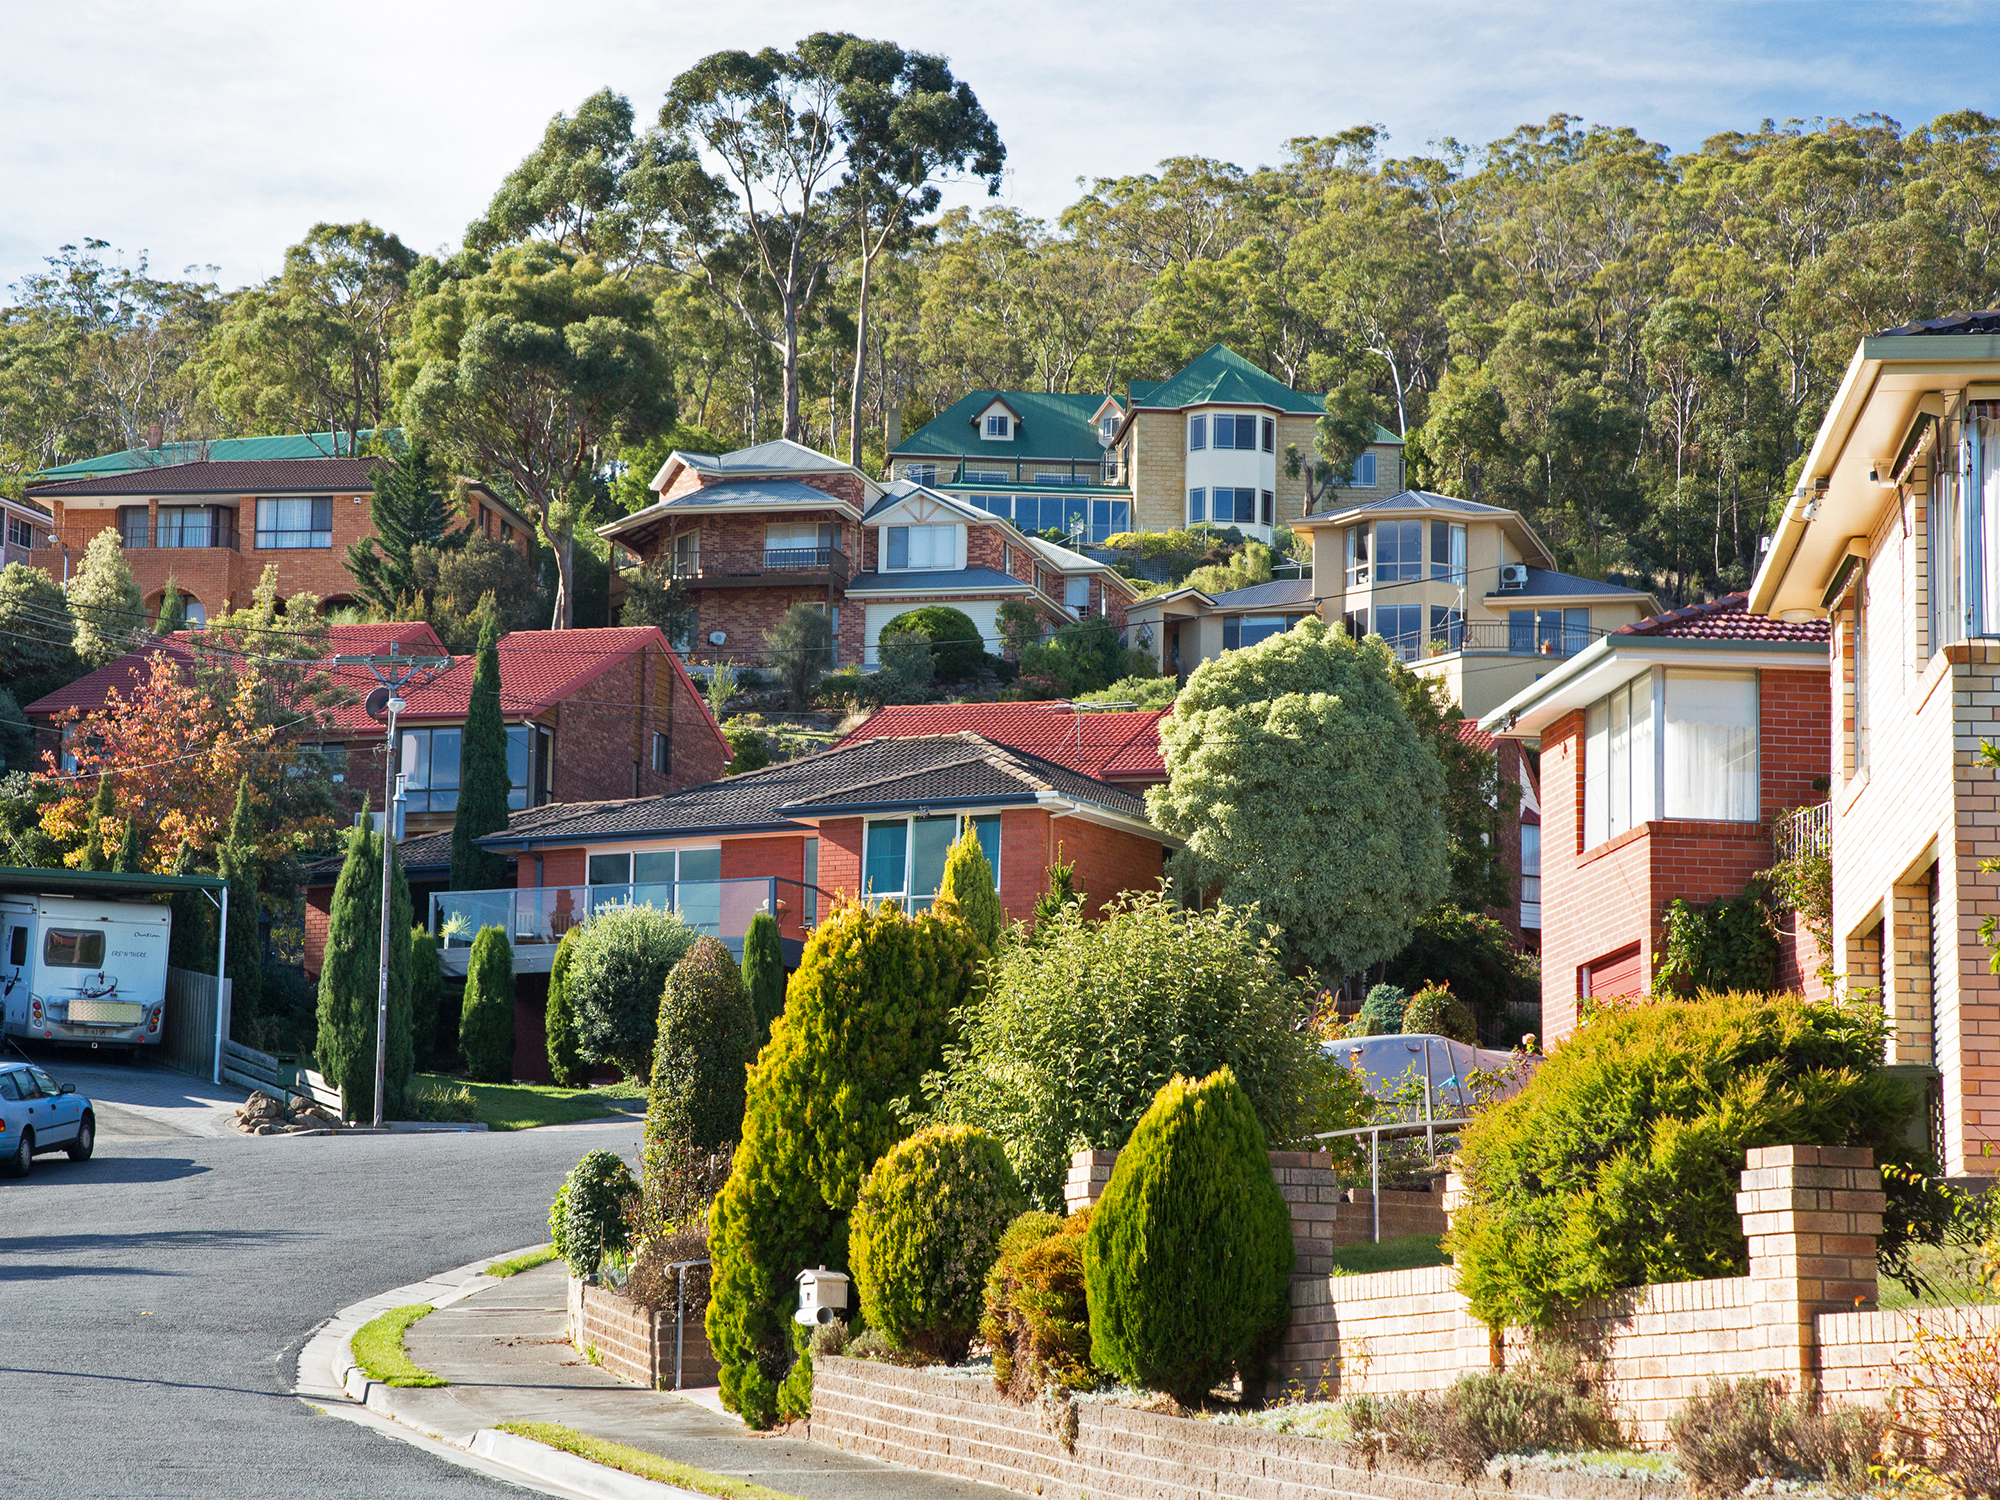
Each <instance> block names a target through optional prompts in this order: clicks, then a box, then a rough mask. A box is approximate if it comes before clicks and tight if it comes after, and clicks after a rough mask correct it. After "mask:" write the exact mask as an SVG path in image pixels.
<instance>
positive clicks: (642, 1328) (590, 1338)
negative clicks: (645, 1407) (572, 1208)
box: [569, 1276, 719, 1391]
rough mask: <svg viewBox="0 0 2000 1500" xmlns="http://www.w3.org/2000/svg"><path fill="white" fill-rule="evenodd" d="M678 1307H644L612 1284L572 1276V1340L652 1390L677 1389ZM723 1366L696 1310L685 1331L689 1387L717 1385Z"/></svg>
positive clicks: (684, 1372)
mask: <svg viewBox="0 0 2000 1500" xmlns="http://www.w3.org/2000/svg"><path fill="white" fill-rule="evenodd" d="M674 1332H675V1330H674V1312H673V1309H671V1308H668V1309H666V1310H664V1311H657V1312H656V1311H654V1310H653V1309H652V1308H649V1307H641V1306H640V1305H639V1304H638V1303H636V1302H634V1301H632V1300H631V1299H630V1298H629V1297H623V1296H620V1295H619V1294H618V1293H617V1292H614V1291H612V1290H611V1289H610V1288H608V1287H602V1286H598V1285H596V1284H595V1283H586V1282H583V1281H580V1280H578V1279H577V1278H576V1277H574V1276H572V1277H570V1278H569V1341H570V1342H571V1343H572V1344H574V1345H576V1347H577V1348H578V1349H579V1350H582V1351H588V1350H593V1349H594V1350H595V1351H596V1352H597V1360H598V1363H600V1364H601V1365H603V1366H604V1368H605V1369H607V1370H609V1371H610V1372H611V1373H612V1374H613V1375H616V1376H617V1377H618V1378H619V1379H620V1380H625V1381H629V1382H631V1383H632V1384H633V1385H643V1386H646V1387H647V1388H648V1389H652V1390H664V1391H670V1390H672V1389H674ZM718 1374H719V1367H718V1365H717V1364H716V1361H715V1356H714V1354H712V1353H711V1352H710V1350H709V1347H708V1330H707V1328H706V1327H704V1326H703V1323H702V1318H701V1316H700V1314H698V1313H691V1314H689V1316H688V1320H687V1326H686V1328H685V1329H683V1330H682V1331H681V1347H680V1376H681V1381H680V1383H681V1385H682V1387H683V1388H686V1389H690V1390H692V1389H694V1388H696V1387H700V1386H709V1385H714V1384H715V1383H716V1380H717V1378H718Z"/></svg>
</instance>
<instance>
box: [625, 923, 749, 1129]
mask: <svg viewBox="0 0 2000 1500" xmlns="http://www.w3.org/2000/svg"><path fill="white" fill-rule="evenodd" d="M657 1035H658V1037H659V1040H658V1041H657V1042H656V1043H655V1045H654V1050H653V1077H652V1086H651V1087H650V1088H649V1089H648V1090H647V1100H646V1144H647V1145H648V1146H652V1145H656V1144H660V1143H664V1142H666V1141H670V1140H671V1141H683V1142H686V1143H687V1144H689V1145H692V1146H695V1147H698V1148H699V1149H701V1150H702V1151H716V1150H719V1149H721V1147H722V1146H723V1145H725V1144H727V1143H728V1142H731V1141H734V1140H735V1139H736V1138H737V1137H738V1136H740V1135H741V1134H742V1133H743V1073H744V1070H745V1069H746V1068H748V1067H749V1065H750V1062H751V1059H753V1058H754V1057H755V1056H756V1055H757V1043H758V1036H757V1022H756V1019H755V1018H754V1017H753V1016H752V1015H751V1013H750V992H749V991H748V990H747V989H746V988H744V984H743V975H742V971H741V970H739V969H738V968H737V966H736V960H735V959H733V958H731V957H730V956H729V950H728V949H727V948H725V947H723V946H722V944H721V942H719V941H718V940H717V939H715V938H712V937H699V938H696V939H695V940H694V946H693V947H692V948H690V949H688V951H687V956H686V957H684V958H683V959H682V960H681V961H680V962H679V963H677V964H675V965H674V969H673V972H672V973H671V974H669V975H668V976H667V984H666V988H665V989H664V990H663V991H662V992H661V994H660V1018H659V1030H658V1033H657Z"/></svg>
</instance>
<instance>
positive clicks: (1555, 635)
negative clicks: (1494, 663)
mask: <svg viewBox="0 0 2000 1500" xmlns="http://www.w3.org/2000/svg"><path fill="white" fill-rule="evenodd" d="M1589 644H1590V611H1589V610H1587V609H1510V610H1508V611H1507V649H1508V650H1509V651H1511V652H1513V653H1514V654H1515V655H1516V656H1574V655H1576V653H1577V652H1579V651H1581V650H1582V649H1583V648H1584V647H1585V646H1588V645H1589Z"/></svg>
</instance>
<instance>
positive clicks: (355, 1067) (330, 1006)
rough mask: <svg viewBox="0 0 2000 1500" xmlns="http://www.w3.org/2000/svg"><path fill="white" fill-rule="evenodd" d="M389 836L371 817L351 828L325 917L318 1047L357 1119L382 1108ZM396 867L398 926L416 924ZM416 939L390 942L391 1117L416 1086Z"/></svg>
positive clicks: (386, 1098)
mask: <svg viewBox="0 0 2000 1500" xmlns="http://www.w3.org/2000/svg"><path fill="white" fill-rule="evenodd" d="M382 842H383V840H382V836H381V835H380V834H377V833H375V832H373V831H372V830H371V829H370V828H369V826H368V824H367V822H366V821H365V820H364V821H363V822H360V823H357V824H356V825H355V827H354V831H353V832H352V833H351V834H349V835H348V840H347V858H346V860H345V862H344V863H343V864H342V865H341V867H340V878H339V880H337V881H336V882H335V883H334V887H333V903H332V909H331V910H330V911H329V913H328V915H327V923H326V957H325V961H324V967H323V968H322V969H321V970H320V976H319V1013H318V1019H319V1040H318V1046H317V1047H316V1049H315V1051H316V1052H317V1055H318V1058H319V1070H320V1072H321V1073H323V1074H325V1075H326V1078H327V1081H328V1082H330V1083H332V1084H334V1085H336V1086H337V1087H339V1088H341V1089H342V1090H344V1091H345V1094H346V1101H347V1116H348V1118H349V1119H351V1120H364V1119H369V1118H372V1116H373V1115H374V1112H375V1008H376V1002H377V986H378V984H379V983H380V980H381V974H382V963H381V959H382V950H381V942H382ZM391 858H392V859H395V868H394V871H393V873H392V875H391V881H390V895H389V921H390V924H391V925H390V931H391V933H392V934H395V933H403V932H408V931H409V929H410V887H409V884H408V882H406V881H405V880H404V879H403V873H402V861H401V860H400V859H399V858H396V857H395V855H394V853H393V851H392V854H391ZM410 1063H411V1043H410V947H409V944H408V943H403V942H395V941H392V942H391V943H390V944H389V1038H388V1049H387V1059H386V1067H385V1069H384V1075H385V1076H384V1088H383V1105H384V1110H383V1114H384V1118H387V1117H388V1116H389V1115H391V1114H393V1113H395V1112H396V1111H398V1110H400V1109H401V1108H402V1106H403V1100H404V1092H405V1090H406V1089H407V1088H408V1086H409V1080H410Z"/></svg>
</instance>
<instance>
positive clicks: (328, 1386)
mask: <svg viewBox="0 0 2000 1500" xmlns="http://www.w3.org/2000/svg"><path fill="white" fill-rule="evenodd" d="M546 1243H547V1242H546V1241H541V1242H538V1243H536V1244H533V1245H527V1246H524V1247H523V1248H522V1249H520V1250H515V1251H511V1252H502V1253H501V1254H499V1255H483V1256H481V1257H480V1258H479V1259H478V1260H476V1261H472V1262H470V1263H468V1264H466V1265H463V1266H458V1267H456V1268H454V1269H453V1270H449V1271H440V1272H438V1273H437V1274H436V1275H434V1276H429V1277H426V1278H425V1279H424V1280H422V1281H414V1282H411V1283H410V1284H409V1285H408V1286H399V1287H397V1288H395V1289H394V1290H392V1291H387V1292H381V1293H379V1294H377V1295H376V1296H373V1297H368V1298H365V1299H364V1300H362V1301H360V1302H355V1303H351V1304H350V1305H348V1306H346V1307H343V1308H342V1309H341V1310H340V1311H339V1312H337V1313H335V1314H334V1315H333V1316H332V1317H331V1318H328V1319H327V1320H326V1322H324V1323H322V1324H321V1325H320V1326H319V1327H318V1328H316V1329H315V1330H313V1333H312V1336H311V1337H310V1338H308V1339H307V1340H306V1343H305V1347H304V1348H302V1349H300V1350H299V1363H298V1371H297V1375H296V1377H295V1378H294V1381H293V1385H292V1393H293V1394H294V1395H296V1396H297V1397H298V1398H299V1399H300V1400H301V1401H304V1402H305V1403H306V1404H307V1405H309V1406H313V1407H316V1408H317V1409H319V1410H320V1411H323V1412H325V1413H326V1414H327V1415H328V1416H333V1417H341V1418H343V1419H345V1420H347V1421H354V1422H359V1423H360V1424H361V1425H363V1426H366V1427H370V1428H373V1429H374V1430H375V1431H377V1432H379V1433H381V1434H382V1435H383V1436H385V1437H393V1438H397V1439H398V1440H400V1441H403V1442H407V1443H411V1444H413V1445H414V1446H416V1447H420V1448H425V1449H427V1450H429V1451H431V1452H433V1453H435V1454H436V1455H437V1456H438V1457H440V1458H443V1459H445V1460H446V1461H447V1462H450V1463H454V1464H457V1465H459V1466H460V1467H461V1468H469V1469H473V1470H476V1471H478V1472H480V1473H483V1474H485V1475H487V1476H488V1477H489V1478H496V1479H505V1480H508V1481H510V1482H512V1483H515V1484H526V1485H528V1486H530V1487H531V1488H534V1489H538V1490H542V1491H544V1492H545V1493H547V1494H552V1495H560V1496H562V1497H564V1500H707V1497H706V1496H702V1495H698V1494H696V1493H695V1492H694V1491H692V1490H684V1489H681V1488H679V1487H678V1486H676V1485H670V1484H661V1483H658V1482H657V1481H655V1480H651V1479H641V1478H640V1477H639V1476H637V1475H636V1474H627V1473H626V1472H625V1471H624V1470H622V1469H614V1468H611V1467H609V1466H608V1465H605V1464H600V1463H593V1462H592V1461H591V1460H589V1459H587V1458H579V1457H577V1456H576V1455H575V1454H573V1453H564V1452H563V1451H562V1450H560V1449H557V1448H550V1447H548V1446H546V1445H545V1444H542V1443H537V1442H535V1441H533V1440H532V1439H530V1438H524V1437H520V1436H517V1435H516V1434H514V1433H511V1432H502V1431H500V1430H499V1429H498V1428H494V1427H481V1428H478V1429H476V1430H475V1431H472V1432H466V1433H447V1432H439V1431H437V1430H436V1429H435V1428H433V1427H431V1426H429V1425H428V1424H426V1423H424V1422H422V1421H419V1420H416V1419H415V1417H414V1416H413V1414H412V1413H411V1412H410V1411H409V1410H408V1409H407V1407H404V1408H403V1409H401V1410H399V1406H401V1405H402V1404H401V1403H399V1401H398V1399H397V1398H398V1397H399V1396H400V1395H401V1392H400V1391H398V1390H397V1389H396V1388H395V1387H393V1386H388V1385H384V1384H383V1383H382V1382H381V1381H379V1380H375V1379H373V1378H371V1377H370V1376H369V1374H368V1372H367V1371H366V1370H363V1369H362V1368H361V1367H360V1366H359V1365H357V1364H355V1362H354V1335H355V1333H356V1332H358V1331H359V1330H360V1328H361V1327H362V1325H363V1324H365V1323H368V1322H370V1321H372V1320H373V1319H375V1318H378V1317H380V1316H381V1315H382V1314H383V1313H385V1312H389V1311H391V1310H392V1309H394V1308H398V1307H409V1306H411V1305H412V1304H414V1303H418V1302H428V1303H430V1305H431V1306H432V1307H435V1308H445V1307H450V1306H451V1305H452V1304H453V1303H454V1302H461V1301H463V1300H464V1299H465V1298H467V1297H470V1296H472V1295H473V1294H474V1293H476V1292H482V1291H484V1290H486V1288H488V1287H491V1286H498V1285H499V1284H500V1281H501V1278H500V1277H497V1276H488V1275H486V1274H485V1268H486V1267H487V1266H490V1265H492V1264H494V1262H496V1261H502V1260H511V1259H513V1258H514V1257H515V1256H518V1255H526V1254H528V1253H529V1252H530V1251H533V1250H539V1249H541V1248H542V1245H543V1244H546Z"/></svg>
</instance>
